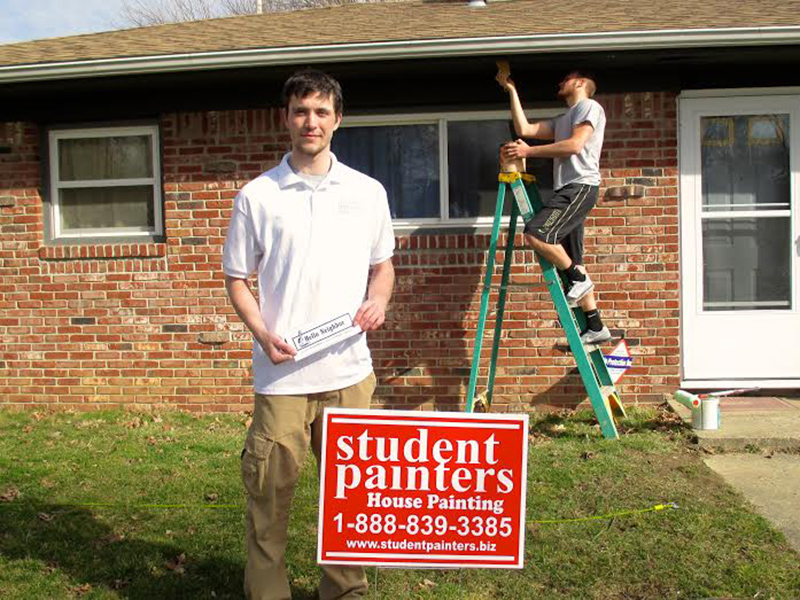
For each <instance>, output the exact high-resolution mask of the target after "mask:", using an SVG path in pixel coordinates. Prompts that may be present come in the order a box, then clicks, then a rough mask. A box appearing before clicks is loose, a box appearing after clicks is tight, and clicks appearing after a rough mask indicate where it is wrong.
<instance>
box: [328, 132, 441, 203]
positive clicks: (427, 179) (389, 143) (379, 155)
mask: <svg viewBox="0 0 800 600" xmlns="http://www.w3.org/2000/svg"><path fill="white" fill-rule="evenodd" d="M331 149H332V150H333V152H334V154H335V155H336V157H337V158H338V159H339V160H340V161H341V162H343V163H344V164H346V165H347V166H349V167H352V168H354V169H356V170H358V171H361V172H362V173H366V174H367V175H369V176H370V177H374V178H375V179H377V180H378V181H380V182H381V183H382V184H383V186H384V187H385V188H386V193H387V194H388V196H389V208H390V210H391V213H392V218H393V219H418V218H431V217H433V218H436V217H439V216H440V208H439V128H438V125H436V124H422V125H387V126H379V127H342V128H340V129H339V130H338V131H336V133H335V134H334V136H333V142H332V144H331Z"/></svg>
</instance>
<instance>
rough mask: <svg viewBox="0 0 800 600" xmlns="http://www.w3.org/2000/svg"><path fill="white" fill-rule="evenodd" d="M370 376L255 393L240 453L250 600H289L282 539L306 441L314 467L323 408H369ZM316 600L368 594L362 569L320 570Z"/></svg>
mask: <svg viewBox="0 0 800 600" xmlns="http://www.w3.org/2000/svg"><path fill="white" fill-rule="evenodd" d="M375 383H376V382H375V374H374V373H370V375H369V376H368V377H367V378H366V379H364V380H363V381H361V382H359V383H357V384H355V385H351V386H350V387H347V388H344V389H341V390H336V391H333V392H323V393H319V394H309V395H307V396H264V395H262V394H256V395H255V410H254V413H253V423H252V425H250V430H249V431H248V433H247V440H246V441H245V446H244V452H242V480H243V482H244V487H245V489H246V490H247V494H248V500H247V533H246V540H247V567H246V568H245V573H244V590H245V595H246V596H247V598H250V599H251V600H278V599H281V600H283V599H286V598H291V592H290V588H289V581H288V579H287V575H286V561H285V552H286V541H287V539H286V538H287V528H288V525H289V511H290V509H291V505H292V499H293V498H294V488H295V484H296V483H297V478H298V475H299V474H300V470H301V469H302V467H303V463H304V461H305V458H306V454H307V452H308V446H309V442H310V443H311V447H312V449H313V451H314V455H315V456H316V457H317V464H318V465H319V459H320V450H321V448H322V418H321V417H322V411H323V410H324V409H325V408H327V407H337V408H369V404H370V400H371V398H372V393H373V392H374V391H375ZM322 571H323V575H322V580H321V582H320V586H319V597H320V600H333V599H339V598H342V599H344V598H361V597H362V596H364V595H365V594H366V592H367V577H366V574H365V573H364V568H363V567H358V566H347V567H344V566H336V565H323V566H322Z"/></svg>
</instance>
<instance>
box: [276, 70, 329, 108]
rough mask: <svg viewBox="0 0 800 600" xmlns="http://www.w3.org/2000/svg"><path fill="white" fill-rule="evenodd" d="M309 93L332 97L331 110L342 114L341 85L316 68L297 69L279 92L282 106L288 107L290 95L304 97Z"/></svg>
mask: <svg viewBox="0 0 800 600" xmlns="http://www.w3.org/2000/svg"><path fill="white" fill-rule="evenodd" d="M309 94H322V95H323V96H325V97H329V98H332V99H333V111H334V112H335V113H336V114H337V115H341V114H342V110H343V109H344V100H343V98H342V86H341V85H339V82H338V81H336V80H335V79H334V78H333V77H331V76H330V75H328V74H327V73H323V72H322V71H318V70H317V69H303V70H302V71H297V72H296V73H294V74H293V75H292V76H291V77H289V79H287V80H286V83H284V84H283V91H282V92H281V102H282V103H283V108H289V101H290V100H291V99H292V97H297V98H305V97H306V96H308V95H309Z"/></svg>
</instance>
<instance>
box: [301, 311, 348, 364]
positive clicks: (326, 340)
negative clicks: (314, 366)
mask: <svg viewBox="0 0 800 600" xmlns="http://www.w3.org/2000/svg"><path fill="white" fill-rule="evenodd" d="M360 333H362V331H361V327H359V326H358V325H356V324H355V323H354V322H353V317H351V316H350V313H344V314H341V315H338V316H336V317H334V318H332V319H326V320H325V321H324V322H322V323H319V322H317V323H310V324H307V325H304V326H303V327H300V328H299V329H298V330H297V332H296V333H294V334H293V335H291V336H290V337H289V338H288V340H287V341H288V342H289V344H290V345H291V346H292V347H293V348H294V349H295V351H296V352H297V354H295V355H294V360H302V359H304V358H307V357H309V356H311V355H312V354H316V353H317V352H320V351H321V350H325V349H326V348H330V347H331V346H333V345H334V344H338V343H339V342H341V341H343V340H346V339H348V338H351V337H353V336H354V335H358V334H360Z"/></svg>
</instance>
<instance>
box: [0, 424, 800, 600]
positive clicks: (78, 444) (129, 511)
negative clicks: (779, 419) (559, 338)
mask: <svg viewBox="0 0 800 600" xmlns="http://www.w3.org/2000/svg"><path fill="white" fill-rule="evenodd" d="M630 413H631V414H630V416H629V417H628V418H627V419H626V420H624V421H623V423H622V424H621V429H622V431H623V435H622V438H621V439H620V441H617V442H609V441H605V440H603V439H602V436H601V435H600V433H599V430H598V428H597V426H596V425H595V424H594V422H593V419H592V417H591V414H589V413H577V414H572V415H566V414H565V415H540V416H535V415H534V417H533V419H532V425H531V436H530V440H531V444H530V456H529V462H528V515H527V517H528V519H529V525H528V532H527V538H526V552H525V554H526V556H525V568H524V569H522V570H514V571H505V570H489V569H487V570H480V569H479V570H468V569H464V570H449V571H448V570H400V569H374V568H370V569H369V570H368V573H369V579H370V584H371V588H370V593H369V596H370V597H371V598H395V599H401V598H403V599H405V598H437V599H439V598H442V599H453V600H456V599H459V600H460V599H478V598H515V599H516V598H553V599H561V598H564V599H566V598H570V599H572V598H576V599H578V598H580V599H583V598H586V599H598V600H600V599H602V600H614V599H620V600H621V599H626V600H627V599H635V598H641V599H654V598H709V597H731V598H753V597H759V598H762V597H763V598H775V599H781V598H786V599H796V598H800V568H799V567H800V558H799V557H798V555H797V554H796V553H794V552H793V551H792V550H791V549H790V547H789V545H788V543H787V542H786V540H785V538H784V537H783V536H782V535H781V534H780V533H778V532H776V531H775V530H773V529H772V528H771V527H770V526H769V524H768V523H767V522H766V521H765V520H764V519H763V518H761V517H759V516H758V515H756V514H755V513H754V512H753V511H752V509H751V507H750V506H749V505H748V504H747V503H746V502H745V501H744V500H743V498H742V497H741V496H740V495H738V494H737V493H736V492H734V491H733V490H732V489H731V488H729V487H728V486H726V485H725V484H724V482H723V481H722V480H721V479H720V478H719V477H717V476H716V475H715V474H713V473H712V472H711V471H710V470H709V469H708V468H706V467H705V465H704V464H703V463H702V459H701V457H700V456H699V455H698V454H697V453H696V452H695V451H694V450H693V449H692V448H691V447H690V445H689V444H688V443H687V438H688V435H689V431H688V430H686V429H684V428H683V426H682V425H680V424H679V423H676V422H675V421H674V419H671V418H669V416H668V415H667V414H666V413H661V412H658V411H656V410H654V409H638V410H636V409H633V410H631V411H630ZM246 422H247V415H217V416H214V415H212V416H195V415H190V414H184V413H177V412H164V413H160V414H157V415H156V414H133V413H125V412H91V413H63V412H62V413H18V412H0V598H4V599H8V598H10V599H16V598H25V599H27V598H32V599H33V598H148V599H149V598H240V597H242V591H241V590H242V578H243V569H244V561H245V550H244V541H243V535H244V517H245V510H244V506H245V496H244V491H243V488H242V485H241V481H240V476H239V453H240V451H241V447H242V443H243V440H244V436H245V433H246V425H247V423H246ZM669 502H675V503H676V504H677V506H678V507H679V508H678V509H677V510H660V511H650V512H641V511H642V510H643V509H648V508H651V507H653V506H654V505H657V504H665V503H669ZM106 505H110V506H106ZM174 505H178V506H177V507H175V506H174ZM317 506H318V480H317V475H316V469H315V467H314V464H313V459H312V461H311V462H309V463H308V464H307V465H306V468H305V470H304V472H303V475H302V478H301V480H300V482H299V484H298V488H297V493H296V498H295V506H294V509H293V513H292V522H291V531H290V540H291V541H290V547H289V550H288V555H287V562H288V565H289V572H290V580H291V584H292V588H293V594H294V597H295V598H314V597H316V586H317V582H318V580H319V570H318V567H317V566H316V563H315V543H316V519H317ZM620 512H627V514H624V515H622V516H617V517H613V518H600V519H596V518H593V517H598V516H600V517H603V516H604V515H608V514H612V513H620ZM581 519H586V520H581ZM546 521H557V522H546Z"/></svg>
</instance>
